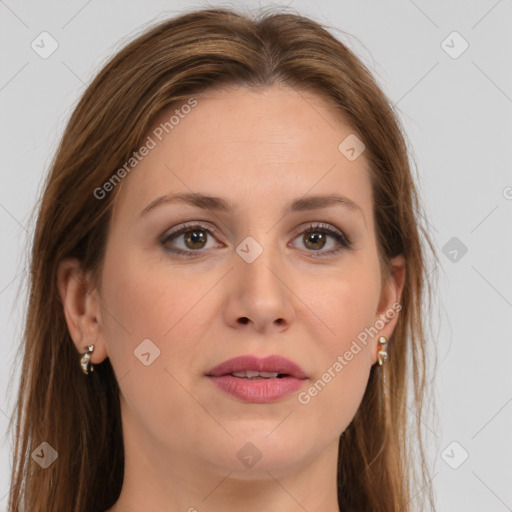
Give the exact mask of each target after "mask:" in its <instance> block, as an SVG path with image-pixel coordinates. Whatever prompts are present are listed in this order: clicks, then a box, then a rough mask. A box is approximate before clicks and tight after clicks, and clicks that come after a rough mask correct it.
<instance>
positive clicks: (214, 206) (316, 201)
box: [140, 193, 366, 222]
mask: <svg viewBox="0 0 512 512" xmlns="http://www.w3.org/2000/svg"><path fill="white" fill-rule="evenodd" d="M176 202H178V203H185V204H189V205H191V206H196V207H198V208H202V209H205V210H213V211H218V212H229V211H232V210H235V205H233V204H232V203H230V202H229V201H227V200H226V199H223V198H221V197H215V196H208V195H205V194H199V193H186V194H166V195H163V196H160V197H157V198H156V199H155V200H154V201H151V203H149V204H148V205H147V206H146V207H145V208H144V209H143V210H142V211H141V212H140V216H141V217H142V216H144V215H146V214H147V213H149V212H150V211H151V210H154V209H155V208H156V207H157V206H160V205H162V204H169V203H176ZM333 205H341V206H344V207H346V208H347V209H348V210H352V211H359V212H360V213H361V215H362V216H363V220H365V222H366V219H365V216H364V212H363V210H362V208H361V207H360V206H359V205H358V204H357V203H355V202H354V201H352V199H349V198H348V197H345V196H341V195H339V194H329V195H316V196H307V197H301V198H298V199H295V200H293V201H292V202H291V204H290V205H288V206H287V207H286V208H285V209H284V211H283V215H286V214H288V213H292V212H303V211H309V210H317V209H320V208H326V207H328V206H333Z"/></svg>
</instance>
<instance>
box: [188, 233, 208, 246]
mask: <svg viewBox="0 0 512 512" xmlns="http://www.w3.org/2000/svg"><path fill="white" fill-rule="evenodd" d="M189 233H190V234H189V235H188V236H186V237H185V241H186V243H187V246H189V247H190V244H191V245H192V247H190V248H191V249H201V248H202V246H203V245H204V243H205V241H206V237H205V234H204V232H203V231H189ZM189 242H190V244H189ZM196 244H199V247H197V246H196ZM201 244H202V245H201Z"/></svg>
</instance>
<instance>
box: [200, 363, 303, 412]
mask: <svg viewBox="0 0 512 512" xmlns="http://www.w3.org/2000/svg"><path fill="white" fill-rule="evenodd" d="M206 376H207V377H208V378H210V380H211V381H212V382H213V383H214V384H215V385H216V386H217V388H218V389H220V390H221V391H223V392H225V393H227V394H228V395H231V396H233V397H235V398H237V399H239V400H242V401H244V402H252V403H269V402H274V401H277V400H279V399H281V398H284V397H286V396H288V395H290V394H291V393H293V392H294V391H298V390H299V389H300V388H301V387H302V386H303V385H304V382H305V381H307V380H308V378H307V375H306V373H305V372H304V370H303V369H302V368H301V367H300V366H299V365H298V364H296V363H294V362H293V361H290V360H289V359H287V358H285V357H282V356H277V355H272V356H267V357H264V358H261V357H256V356H250V355H249V356H240V357H236V358H234V359H230V360H228V361H225V362H223V363H221V364H220V365H218V366H216V367H215V368H213V369H211V370H210V371H209V372H207V374H206Z"/></svg>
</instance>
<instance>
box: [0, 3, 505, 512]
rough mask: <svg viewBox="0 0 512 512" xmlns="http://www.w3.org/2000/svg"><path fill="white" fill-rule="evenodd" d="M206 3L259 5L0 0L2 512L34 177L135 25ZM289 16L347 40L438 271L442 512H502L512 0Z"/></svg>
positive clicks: (436, 459) (433, 427)
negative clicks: (386, 115) (407, 171)
mask: <svg viewBox="0 0 512 512" xmlns="http://www.w3.org/2000/svg"><path fill="white" fill-rule="evenodd" d="M207 5H210V6H212V5H224V6H226V5H227V6H232V5H236V6H240V5H244V6H248V7H253V6H258V5H269V3H259V2H258V3H257V2H249V1H246V2H230V3H226V2H211V3H209V4H206V3H205V2H190V1H183V2H180V1H172V2H171V1H167V2H163V1H153V2H150V3H149V2H142V1H133V0H132V1H124V2H121V1H111V2H108V3H107V2H99V1H98V0H92V1H91V0H89V1H86V2H76V1H69V2H66V3H64V2H44V3H43V2H35V1H30V2H28V1H26V2H21V1H14V0H0V44H1V48H2V59H1V61H0V112H1V114H0V116H1V117H0V118H1V120H2V122H1V123H0V140H1V141H2V143H1V147H0V159H1V167H0V172H1V178H0V179H1V181H0V240H1V246H0V261H1V266H0V304H1V305H0V318H1V325H2V334H3V336H2V340H1V349H2V356H1V358H0V389H1V391H2V393H0V431H1V432H2V433H3V434H2V441H3V443H2V446H1V448H0V461H1V463H0V512H1V511H3V510H4V509H5V507H6V495H7V490H8V482H9V475H10V458H11V443H10V441H8V440H7V439H6V438H5V429H6V426H7V421H8V418H9V415H10V414H11V412H12V407H13V405H14V393H15V391H16V389H17V385H18V380H17V379H18V377H19V373H18V369H17V368H15V369H14V370H15V373H14V379H13V380H12V382H11V381H10V377H11V372H12V368H13V357H14V354H15V350H16V349H17V347H18V344H19V342H20V335H21V331H22V322H23V315H24V312H25V309H24V306H25V296H24V293H25V280H26V275H27V274H26V270H25V269H26V264H27V244H28V240H29V238H30V235H31V233H32V229H33V224H34V223H33V218H31V217H30V214H31V211H32V209H33V207H34V205H35V204H36V202H37V198H38V194H39V192H40V188H41V183H42V179H43V176H44V175H45V173H46V172H47V170H48V167H49V165H50V162H51V158H52V156H53V153H54V151H55V149H56V145H57V142H58V140H59V138H60V135H61V133H62V130H63V128H64V126H65V123H66V121H67V119H68V117H69V115H70V113H71V110H72V108H73V106H74V105H75V103H76V101H77V99H78V98H79V96H80V95H81V94H82V92H83V91H84V89H85V87H86V85H87V84H88V83H89V82H90V80H91V79H92V77H93V76H94V75H95V74H96V73H97V72H98V71H99V69H100V68H101V66H102V64H103V63H104V62H105V60H106V59H107V58H108V57H109V56H110V55H112V53H113V52H115V51H116V50H117V49H119V48H120V46H121V45H122V44H124V43H125V42H127V41H128V40H131V39H132V38H133V37H134V36H135V35H136V34H137V33H138V32H139V30H140V28H141V26H142V25H143V24H145V23H147V22H151V21H156V20H157V19H163V18H166V17H170V16H173V15H174V14H177V13H180V12H182V11H183V10H184V9H190V8H191V7H194V6H197V7H200V6H207ZM291 7H292V8H294V9H296V10H298V11H299V12H301V13H303V14H306V15H310V16H312V17H314V18H316V19H317V20H318V21H320V22H324V23H328V24H330V25H333V26H335V27H337V28H338V29H340V30H343V31H345V32H348V33H349V34H352V35H353V36H354V37H350V38H347V37H345V36H343V35H342V34H336V33H335V35H337V36H338V37H340V38H341V39H342V40H343V41H344V42H345V43H346V44H348V45H349V46H350V47H351V48H352V49H353V50H354V51H355V52H356V53H357V54H358V55H359V56H360V57H361V58H362V60H363V61H364V62H365V63H366V64H367V65H368V66H369V67H370V68H371V69H372V71H373V72H374V74H375V75H376V77H377V79H378V80H379V82H380V84H381V86H382V87H383V89H384V91H385V92H386V93H387V94H388V96H389V97H390V99H391V100H392V101H393V102H394V103H395V104H397V106H398V108H399V109H400V111H401V115H402V121H403V123H404V126H405V129H406V132H407V135H408V138H409V141H410V144H411V146H412V148H413V157H414V159H415V161H416V163H417V167H418V172H419V186H420V190H421V194H422V197H423V201H424V205H425V207H426V211H427V216H428V222H429V224H430V226H431V232H432V235H433V237H434V241H435V244H436V247H437V250H438V252H439V255H440V263H441V265H440V268H438V269H437V270H438V274H439V277H440V282H439V288H438V294H437V308H436V310H435V311H433V312H432V314H433V316H432V320H433V324H434V331H433V339H432V343H433V344H434V343H437V347H438V354H437V357H438V361H439V364H438V369H437V379H436V387H435V388H434V393H435V395H436V400H437V409H438V415H439V420H438V422H437V423H436V422H431V421H430V420H427V419H425V420H423V421H424V424H425V431H426V433H427V435H428V436H429V440H428V443H429V452H428V456H429V458H430V459H431V460H432V461H433V465H434V469H433V473H432V476H433V480H432V485H433V487H434V489H435V492H436V494H437V505H438V510H439V511H441V512H444V511H450V512H457V511H461V512H462V511H464V512H481V511H482V510H485V511H486V512H492V511H496V512H501V511H505V510H511V509H512V508H511V507H512V486H511V485H510V484H511V482H512V437H511V435H510V432H512V428H511V425H512V380H511V378H510V375H511V370H510V364H511V362H512V348H511V347H512V345H511V343H510V341H511V338H512V337H511V334H512V322H511V321H510V320H511V312H512V271H511V268H510V266H511V262H512V236H511V231H512V230H511V229H510V228H511V220H512V170H511V163H512V144H511V135H512V116H511V114H512V71H511V66H510V62H512V60H511V56H512V31H511V30H510V26H511V21H512V2H511V1H510V0H500V1H494V0H493V1H479V2H474V1H473V2H468V1H464V2H460V1H459V2H454V1H451V2H440V1H435V2H427V1H425V0H423V1H420V0H415V1H412V0H402V1H395V2H392V3H391V2H377V1H374V2H370V1H365V2H356V1H342V2H333V1H327V0H325V1H320V0H317V1H316V2H305V1H300V0H295V1H293V2H292V3H291ZM43 31H47V32H49V33H50V34H51V36H52V37H53V38H54V39H55V40H56V41H57V42H58V45H59V47H58V49H57V50H56V51H55V53H53V54H52V55H51V56H50V57H49V58H47V59H43V58H41V57H40V56H39V55H38V54H37V53H36V52H35V51H34V50H33V49H32V48H31V43H32V41H33V40H35V39H36V38H37V36H38V35H39V34H40V33H41V32H43ZM453 31H457V32H458V33H460V35H461V36H462V37H463V38H464V40H466V41H467V43H468V44H469V47H468V49H467V50H466V51H465V52H464V53H462V55H460V56H459V57H458V58H452V57H451V56H450V55H448V53H447V52H446V51H445V49H447V50H448V51H450V52H452V54H453V52H457V51H459V50H460V49H461V48H462V46H461V44H462V41H461V40H458V39H457V36H455V38H454V36H451V37H450V38H448V39H446V38H447V36H449V35H450V34H451V33H452V32H453ZM444 40H446V42H445V43H444V48H445V49H443V46H442V42H443V41H444ZM447 45H448V46H447ZM449 47H451V48H449ZM453 237H456V240H451V239H452V238H453ZM450 240H451V241H450ZM464 247H466V248H467V253H465V254H463V250H461V249H463V248H464ZM454 250H455V251H456V253H455V252H453V251H454ZM432 353H433V352H432ZM8 385H10V387H8ZM453 442H455V443H456V444H452V443H453ZM91 449H94V447H91ZM466 453H467V455H468V458H467V460H465V461H464V462H463V463H462V464H461V461H462V460H463V458H464V457H465V456H466ZM459 464H460V466H459V467H458V468H457V469H454V467H455V466H458V465H459ZM420 499H421V497H420Z"/></svg>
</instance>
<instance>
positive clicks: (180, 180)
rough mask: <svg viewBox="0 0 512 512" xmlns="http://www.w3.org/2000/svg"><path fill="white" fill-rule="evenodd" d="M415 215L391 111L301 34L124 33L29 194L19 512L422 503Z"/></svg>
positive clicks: (175, 28) (270, 28)
mask: <svg viewBox="0 0 512 512" xmlns="http://www.w3.org/2000/svg"><path fill="white" fill-rule="evenodd" d="M420 214H421V213H420V206H419V202H418V198H417V195H416V189H415V186H414V183H413V179H412V175H411V170H410V167H409V161H408V155H407V150H406V145H405V142H404V138H403V135H402V133H401V130H400V127H399V123H398V121H397V118H396V115H395V114H394V112H393V109H392V108H391V106H390V105H389V102H388V101H387V99H386V98H385V97H384V95H383V93H382V92H381V90H380V89H379V88H378V86H377V85H376V83H375V81H374V79H373V78H372V76H371V74H370V73H369V72H368V70H367V69H366V68H365V67H364V66H363V64H362V63H361V62H360V61H359V60H358V59H357V58H356V57H355V56H354V55H353V54H352V53H351V52H350V51H349V50H348V49H347V48H346V47H345V46H344V45H343V44H342V43H341V42H339V41H337V40H336V39H335V38H334V37H333V36H332V35H330V34H329V32H327V30H325V29H324V28H323V27H321V26H320V25H318V24H317V23H315V22H313V21H312V20H309V19H307V18H304V17H301V16H299V15H295V14H288V13H275V14H266V15H262V16H260V17H259V18H254V19H252V18H250V17H249V16H246V15H242V14H239V13H237V12H235V11H231V10H227V9H208V10H200V11H196V12H190V13H187V14H184V15H182V16H180V17H177V18H175V19H171V20H168V21H165V22H163V23H160V24H159V25H157V26H155V27H154V28H152V29H151V30H149V31H148V32H146V33H145V34H143V35H142V36H140V37H139V38H137V39H136V40H135V41H133V42H132V43H130V44H129V45H128V46H127V47H125V48H124V49H123V50H121V51H120V52H119V54H118V55H116V56H115V57H114V58H113V59H112V60H111V61H110V62H109V63H108V64H107V65H106V67H105V68H104V69H103V70H102V71H101V72H100V74H99V75H98V77H97V78H96V79H95V80H94V81H93V83H92V84H91V85H90V86H89V87H88V89H87V90H86V92H85V94H84V96H83V98H82V99H81V101H80V103H79V104H78V106H77V107H76V109H75V111H74V113H73V115H72V117H71V119H70V121H69V124H68V126H67V129H66V131H65V133H64V136H63V139H62V141H61V144H60V147H59V149H58V152H57V155H56V157H55V160H54V162H53V166H52V169H51V172H50V174H49V177H48V180H47V183H46V188H45V191H44V194H43V198H42V203H41V207H40V211H39V216H38V223H37V227H36V233H35V238H34V243H33V252H32V269H31V292H30V303H29V308H28V314H27V319H26V330H25V345H24V359H23V369H22V379H21V384H20V390H19V400H18V403H17V409H16V413H17V416H16V417H17V422H16V431H15V438H16V455H15V461H14V467H13V475H12V487H11V494H10V502H9V506H10V508H9V510H10V511H18V510H21V509H24V510H30V511H31V512H36V511H44V512H48V511H50V510H52V511H53V510H59V511H73V512H90V511H105V510H108V511H109V512H124V511H141V510H151V511H163V510H166V511H178V510H189V511H194V510H197V511H217V510H222V511H223V512H225V511H230V510H235V509H236V510H244V511H261V510H266V511H279V512H287V511H295V510H308V511H315V510H329V511H331V510H332V511H335V510H336V511H343V512H345V511H363V512H368V511H374V512H375V511H383V512H384V511H386V512H391V511H399V510H400V511H402V512H404V511H407V510H413V509H414V510H420V509H422V506H423V505H425V508H427V507H426V505H427V504H430V505H432V497H431V495H430V493H429V492H428V489H427V490H425V489H423V492H422V493H421V496H420V499H419V501H417V502H413V501H411V499H412V497H413V493H412V485H413V484H414V483H415V482H416V480H415V479H414V477H415V476H417V475H416V472H415V471H414V467H413V464H414V463H415V462H416V461H415V460H413V458H412V455H411V451H412V444H410V443H411V440H410V439H409V438H408V437H407V429H406V420H407V413H408V410H407V409H406V401H407V396H408V393H407V383H408V381H409V379H410V382H412V384H413V386H414V390H413V391H414V394H413V399H414V404H415V407H416V410H415V411H414V412H415V414H416V418H417V421H418V425H417V426H418V430H417V433H418V439H416V445H415V447H416V454H415V455H416V456H417V457H419V467H420V472H419V475H420V476H421V478H423V480H421V479H420V480H421V482H420V486H424V484H425V483H426V482H427V481H428V471H427V469H426V462H425V457H424V453H423V448H422V439H421V436H420V435H419V433H420V430H421V423H420V420H419V418H420V417H421V411H422V404H423V396H424V392H425V372H426V358H425V343H426V340H425V336H424V329H423V323H422V307H423V306H422V294H423V291H424V286H425V281H424V278H425V267H424V261H425V254H424V250H425V249H424V247H423V245H422V241H421V236H420V235H421V232H422V228H421V227H420V226H419V223H418V216H419V215H420ZM423 235H424V237H425V240H426V241H427V245H428V246H430V248H431V244H430V242H429V238H428V235H427V234H425V233H423ZM420 488H421V487H420ZM414 492H417V491H416V490H415V491H414Z"/></svg>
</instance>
